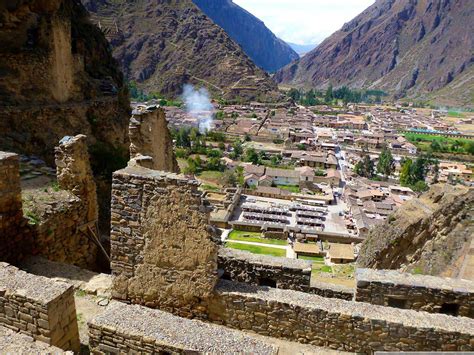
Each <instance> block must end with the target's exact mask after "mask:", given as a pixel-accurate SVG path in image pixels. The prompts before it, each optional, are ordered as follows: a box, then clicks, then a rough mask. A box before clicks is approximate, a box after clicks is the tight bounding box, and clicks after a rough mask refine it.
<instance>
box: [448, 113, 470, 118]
mask: <svg viewBox="0 0 474 355" xmlns="http://www.w3.org/2000/svg"><path fill="white" fill-rule="evenodd" d="M448 117H455V118H464V117H466V116H465V115H464V113H462V112H458V111H448Z"/></svg>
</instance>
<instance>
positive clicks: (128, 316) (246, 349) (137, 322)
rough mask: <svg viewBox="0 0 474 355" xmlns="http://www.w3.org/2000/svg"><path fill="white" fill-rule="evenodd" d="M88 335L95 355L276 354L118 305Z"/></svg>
mask: <svg viewBox="0 0 474 355" xmlns="http://www.w3.org/2000/svg"><path fill="white" fill-rule="evenodd" d="M89 333H90V347H91V351H92V352H93V353H94V354H104V353H118V352H121V353H130V352H143V353H158V352H160V353H161V352H166V353H189V352H191V353H194V352H197V353H204V354H236V353H240V354H265V355H266V354H277V348H276V347H274V346H272V345H269V344H266V343H264V342H263V341H259V340H257V339H255V338H253V337H251V336H247V335H244V334H242V333H241V332H239V331H235V330H232V329H225V328H224V327H220V326H217V325H214V324H208V323H204V322H201V321H197V320H189V319H185V318H180V317H176V316H173V315H172V314H170V313H166V312H163V311H159V310H153V309H150V308H146V307H143V306H138V305H126V304H123V303H119V302H114V303H113V304H111V305H110V306H109V307H108V308H107V310H106V311H105V312H104V313H103V314H101V315H99V316H97V317H96V318H94V319H93V320H92V321H91V322H89ZM112 344H113V345H112Z"/></svg>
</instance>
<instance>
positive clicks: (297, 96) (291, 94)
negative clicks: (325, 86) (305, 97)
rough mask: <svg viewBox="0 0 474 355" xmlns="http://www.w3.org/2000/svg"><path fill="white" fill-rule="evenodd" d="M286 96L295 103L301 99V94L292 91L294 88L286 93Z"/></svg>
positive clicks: (296, 90) (294, 90)
mask: <svg viewBox="0 0 474 355" xmlns="http://www.w3.org/2000/svg"><path fill="white" fill-rule="evenodd" d="M288 96H289V97H290V98H291V99H292V100H293V101H295V102H299V101H300V99H301V93H300V92H299V90H298V89H294V88H293V89H290V91H288Z"/></svg>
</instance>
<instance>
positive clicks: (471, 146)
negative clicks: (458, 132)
mask: <svg viewBox="0 0 474 355" xmlns="http://www.w3.org/2000/svg"><path fill="white" fill-rule="evenodd" d="M466 152H468V153H469V154H471V155H474V142H469V143H468V144H467V148H466Z"/></svg>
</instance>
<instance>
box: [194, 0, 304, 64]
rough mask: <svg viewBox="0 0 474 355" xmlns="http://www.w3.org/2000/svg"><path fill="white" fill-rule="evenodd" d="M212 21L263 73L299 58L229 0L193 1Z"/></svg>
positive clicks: (251, 16) (264, 27)
mask: <svg viewBox="0 0 474 355" xmlns="http://www.w3.org/2000/svg"><path fill="white" fill-rule="evenodd" d="M193 1H194V3H195V4H196V5H197V6H198V7H199V8H200V9H201V10H202V11H204V13H205V14H206V15H207V16H209V17H210V18H211V19H212V21H214V22H215V23H216V24H217V25H219V26H220V27H222V28H223V29H224V30H225V31H226V32H227V34H228V35H229V36H230V37H231V38H232V39H233V40H234V41H235V42H237V43H238V44H240V45H241V46H242V49H243V50H244V51H245V53H246V54H247V55H248V56H249V57H250V58H251V59H252V60H253V61H254V63H255V64H257V65H258V66H259V67H260V68H262V69H263V70H266V71H267V72H275V71H277V70H278V69H281V68H282V67H284V66H285V65H287V64H289V63H290V62H292V61H293V60H296V59H298V58H299V55H298V54H297V53H296V52H295V51H294V50H293V49H292V48H291V47H290V46H289V45H288V44H287V43H286V42H284V41H282V40H281V39H279V38H278V37H276V36H275V35H274V34H273V33H272V32H271V31H270V30H269V29H268V28H267V26H265V24H264V23H263V22H262V21H261V20H259V19H258V18H256V17H255V16H254V15H252V14H251V13H249V12H248V11H246V10H244V9H243V8H241V7H240V6H239V5H237V4H235V3H234V2H233V1H231V0H193Z"/></svg>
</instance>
